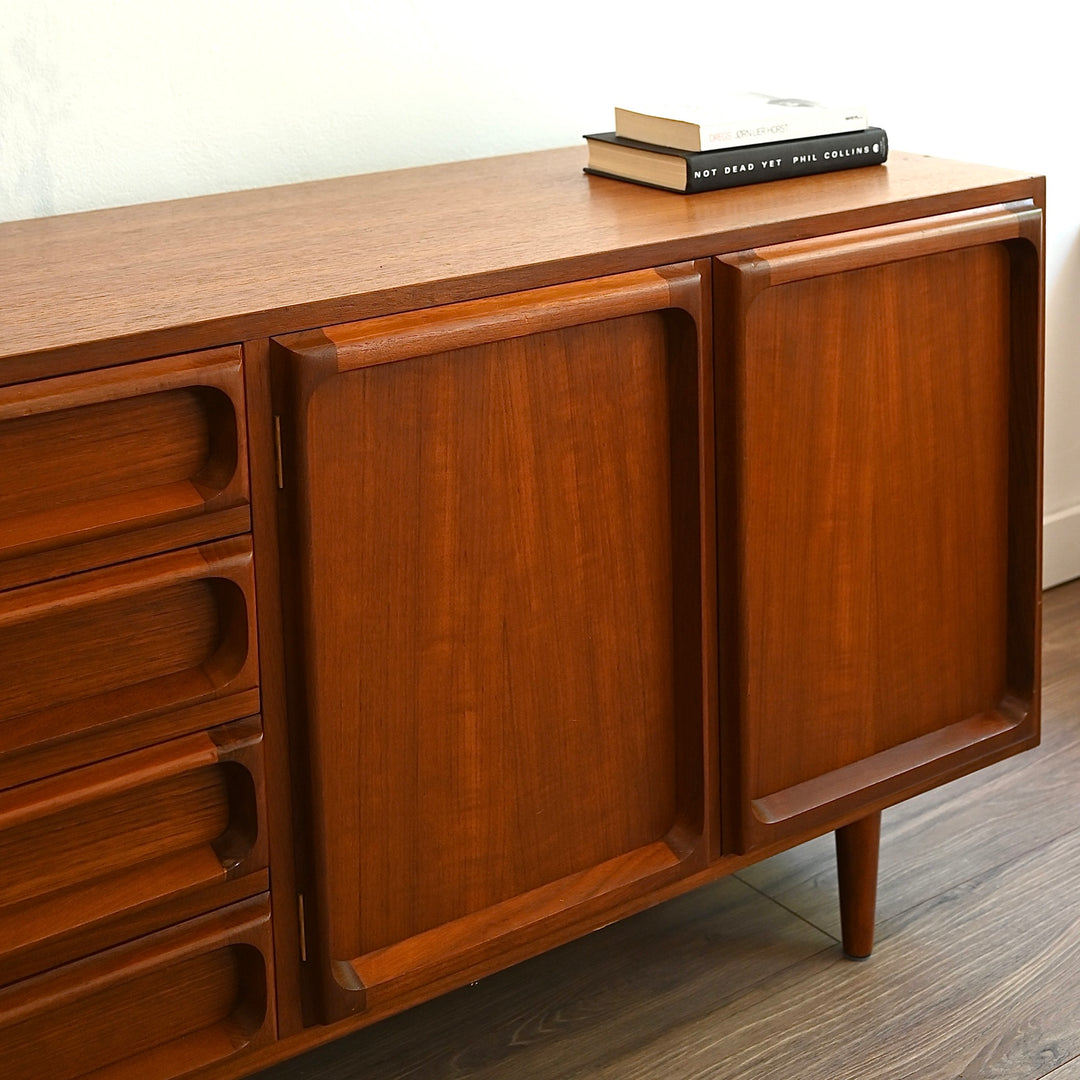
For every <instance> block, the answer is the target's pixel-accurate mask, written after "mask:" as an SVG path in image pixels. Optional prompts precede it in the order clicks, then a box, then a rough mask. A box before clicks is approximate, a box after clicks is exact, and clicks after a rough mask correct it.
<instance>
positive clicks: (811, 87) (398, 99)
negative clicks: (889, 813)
mask: <svg viewBox="0 0 1080 1080" xmlns="http://www.w3.org/2000/svg"><path fill="white" fill-rule="evenodd" d="M954 7H955V10H953V8H954ZM1078 66H1080V65H1078V61H1077V59H1076V36H1075V29H1074V26H1073V16H1072V14H1071V10H1070V7H1069V6H1068V5H1065V6H1061V5H1058V4H1051V3H1050V2H1049V0H1032V2H1030V3H1028V4H1026V5H1022V6H1019V7H1018V6H1015V5H1013V6H1008V7H1006V6H1002V7H994V6H990V7H987V6H985V5H984V6H983V7H982V8H978V9H975V8H971V7H970V6H969V5H959V4H957V5H955V6H954V5H949V4H947V3H944V2H942V0H903V2H894V3H893V4H891V5H874V4H868V3H866V2H865V0H834V2H830V0H821V2H819V3H816V4H807V3H806V2H805V0H774V2H772V3H766V2H761V0H759V2H753V0H751V2H747V0H742V2H740V3H730V2H729V3H724V2H723V0H708V2H706V0H680V2H679V3H666V4H665V3H662V2H661V0H649V2H647V3H645V2H642V3H635V2H633V0H631V2H624V3H619V4H614V3H611V4H609V3H596V2H589V0H546V2H544V3H541V4H536V5H521V6H518V5H512V4H507V3H505V2H501V3H494V2H489V0H460V2H459V3H457V4H456V5H455V4H452V3H446V2H442V0H396V2H395V0H383V2H381V3H378V4H376V3H373V2H368V3H364V2H353V3H350V2H347V0H303V2H291V0H175V2H173V0H3V4H2V6H0V220H12V219H17V218H23V217H35V216H40V215H46V214H59V213H66V212H69V211H74V210H83V209H90V208H94V207H100V206H111V205H121V204H124V203H130V202H138V201H144V200H152V199H164V198H172V197H177V196H185V195H193V194H201V193H205V192H211V191H222V190H229V189H232V188H241V187H258V186H263V185H267V184H276V183H284V182H289V181H293V180H302V179H310V178H317V177H326V176H336V175H343V174H347V173H353V172H366V171H371V170H376V169H389V168H397V167H401V166H408V165H417V164H427V163H431V162H438V161H449V160H453V159H459V158H468V157H479V156H483V155H487V154H495V153H509V152H514V151H519V150H532V149H539V148H542V147H548V146H559V145H566V144H569V143H573V142H576V141H578V139H579V138H580V136H581V134H582V133H584V132H586V131H595V130H604V129H606V128H609V127H610V126H611V120H610V116H611V106H612V104H613V102H614V100H615V98H616V97H618V96H620V95H625V94H627V93H635V94H636V93H637V92H639V91H640V92H645V91H647V90H649V89H651V88H653V87H658V88H660V89H661V90H662V91H663V92H665V93H671V92H675V91H680V90H682V89H684V88H685V89H686V91H687V93H691V92H693V91H694V89H695V88H696V87H697V86H700V85H709V84H715V85H718V86H719V85H730V86H736V87H740V86H741V87H746V88H751V89H768V90H773V91H775V92H781V93H796V94H800V95H804V96H818V97H824V98H830V99H836V100H860V101H865V102H866V103H867V104H868V105H869V106H870V109H871V116H872V120H873V121H874V122H875V123H879V124H881V125H882V126H883V127H885V128H886V129H887V130H888V131H889V134H890V139H891V142H892V145H893V146H894V147H897V148H901V149H905V150H913V151H918V152H925V153H931V154H937V155H940V156H944V157H955V158H963V159H968V160H973V161H982V162H985V163H988V164H999V165H1005V166H1010V167H1016V168H1020V169H1029V170H1033V171H1038V172H1042V173H1045V174H1046V175H1047V177H1048V201H1049V209H1048V234H1047V286H1048V288H1047V295H1048V306H1047V410H1046V489H1045V507H1046V514H1047V543H1046V564H1047V565H1046V580H1047V582H1048V583H1053V582H1055V581H1059V580H1064V579H1066V578H1068V577H1073V576H1080V424H1078V423H1077V422H1076V421H1077V417H1076V414H1077V405H1078V404H1080V365H1078V364H1077V357H1076V351H1077V346H1076V341H1077V330H1078V322H1080V245H1078V236H1077V232H1078V225H1080V190H1078V184H1077V177H1078V175H1080V171H1078V169H1077V164H1078V162H1077V161H1076V157H1077V151H1076V150H1075V149H1074V147H1075V146H1076V145H1077V140H1076V139H1075V138H1074V137H1073V129H1074V127H1075V123H1076V112H1077V108H1076V99H1077V90H1076V86H1075V83H1076V76H1077V67H1078ZM0 302H2V298H0Z"/></svg>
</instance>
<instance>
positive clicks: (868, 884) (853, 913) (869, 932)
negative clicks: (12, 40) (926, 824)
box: [836, 811, 881, 960]
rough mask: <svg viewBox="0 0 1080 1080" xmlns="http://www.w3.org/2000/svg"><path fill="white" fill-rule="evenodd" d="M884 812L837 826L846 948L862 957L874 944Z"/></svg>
mask: <svg viewBox="0 0 1080 1080" xmlns="http://www.w3.org/2000/svg"><path fill="white" fill-rule="evenodd" d="M880 839H881V812H880V811H879V812H878V813H876V814H870V815H869V816H868V817H864V818H860V819H859V820H858V821H853V822H852V823H851V824H850V825H845V826H844V827H843V828H841V829H837V830H836V870H837V875H838V877H839V879H840V927H841V930H842V933H843V939H844V952H845V953H847V955H848V956H851V957H854V958H855V959H858V960H861V959H863V958H864V957H867V956H869V955H870V953H871V952H872V951H873V948H874V910H875V906H876V904H877V878H878V843H879V841H880Z"/></svg>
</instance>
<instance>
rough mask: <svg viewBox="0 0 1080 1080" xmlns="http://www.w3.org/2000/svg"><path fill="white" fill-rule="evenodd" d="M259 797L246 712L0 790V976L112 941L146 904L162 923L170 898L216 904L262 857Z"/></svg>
mask: <svg viewBox="0 0 1080 1080" xmlns="http://www.w3.org/2000/svg"><path fill="white" fill-rule="evenodd" d="M264 802H265V798H264V789H263V769H262V734H261V732H260V730H259V726H258V720H257V719H253V720H242V721H238V722H237V723H234V724H230V725H227V726H226V727H224V728H219V729H217V730H216V731H212V732H201V733H199V734H197V735H189V736H186V737H184V738H182V739H175V740H173V741H172V742H169V743H165V744H163V745H161V746H156V747H152V748H150V749H146V750H139V751H136V752H135V753H131V754H123V755H121V756H120V757H117V758H112V759H110V760H109V761H105V762H102V763H100V764H97V765H91V766H88V767H86V768H83V769H75V770H72V771H70V772H66V773H61V774H60V775H58V776H53V777H49V778H48V779H45V780H41V781H39V782H37V783H33V784H24V785H22V786H20V787H17V788H13V789H10V790H8V791H5V792H0V865H2V866H3V867H4V874H3V876H2V878H0V983H6V982H10V981H12V980H13V979H15V978H18V977H21V975H23V974H28V973H30V972H31V971H34V970H42V969H44V968H45V967H47V966H52V965H53V964H55V963H57V962H59V961H58V960H57V957H59V958H60V959H62V960H66V959H70V958H71V957H72V956H78V955H83V954H85V953H88V952H92V951H95V949H96V948H100V947H102V944H113V943H115V942H116V941H122V940H123V939H124V937H126V936H130V921H131V919H132V918H133V917H136V916H138V915H140V914H141V913H144V912H146V911H147V909H150V908H153V907H154V906H155V905H156V906H157V907H158V908H159V909H161V910H163V911H164V912H165V914H164V916H162V918H163V919H164V921H170V920H169V919H168V914H169V910H170V909H169V908H168V906H167V905H168V902H169V901H170V900H173V899H175V898H179V897H184V896H187V895H188V894H191V893H193V892H200V893H201V896H202V910H204V911H205V910H208V909H210V908H213V907H218V906H221V904H222V901H223V898H222V896H221V895H219V891H220V888H221V886H222V885H223V884H224V883H225V882H226V881H227V880H231V879H236V878H240V877H244V876H248V875H252V874H253V873H254V872H255V871H257V870H260V869H262V868H264V867H265V866H266V862H267V856H266V838H265V833H266V830H265V825H264V821H265V813H264ZM256 888H257V885H253V886H252V890H251V891H256ZM163 905H165V906H164V907H163ZM110 934H111V935H112V937H110ZM84 939H85V940H86V941H89V942H90V944H89V945H88V946H85V947H83V948H81V949H80V942H81V941H83V940H84Z"/></svg>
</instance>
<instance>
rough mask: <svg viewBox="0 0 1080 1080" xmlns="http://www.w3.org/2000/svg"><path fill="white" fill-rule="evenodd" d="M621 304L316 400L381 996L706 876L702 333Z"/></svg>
mask: <svg viewBox="0 0 1080 1080" xmlns="http://www.w3.org/2000/svg"><path fill="white" fill-rule="evenodd" d="M652 277H653V280H655V281H658V282H659V283H660V284H661V285H662V286H663V289H662V292H661V293H660V294H659V295H658V296H656V297H653V296H652V295H651V294H650V295H649V296H648V297H647V304H646V305H645V306H648V305H649V304H655V303H656V302H657V301H658V300H659V301H661V302H664V303H665V304H667V303H670V300H669V299H668V296H669V292H670V290H669V288H668V286H667V284H666V281H665V279H664V278H661V277H659V276H658V275H653V276H652ZM625 286H626V289H627V290H628V292H631V293H632V290H634V289H636V288H637V286H638V281H637V279H636V278H635V277H634V276H633V275H631V276H630V278H629V280H628V281H627V282H626V283H625ZM593 288H594V289H595V291H596V293H597V295H598V296H600V297H605V296H607V295H609V294H610V295H612V296H613V297H615V298H618V299H619V300H624V299H625V298H624V297H622V294H621V291H620V290H619V288H618V287H617V286H616V285H612V284H609V283H606V282H598V283H596V284H595V286H593ZM601 290H604V291H603V292H601ZM635 295H636V294H635ZM565 299H566V294H565V293H564V292H563V291H560V290H554V291H552V292H550V293H549V292H548V291H545V292H543V293H540V294H537V295H536V296H535V297H532V298H531V307H532V308H535V310H537V311H538V312H539V311H543V312H547V314H546V315H545V316H543V317H542V318H541V319H540V320H539V325H540V326H541V328H542V327H544V326H548V325H550V324H551V320H552V318H553V316H552V315H551V314H550V312H551V310H552V309H553V308H554V309H555V310H556V311H557V310H558V304H559V303H560V301H561V300H565ZM635 303H636V306H638V307H640V306H642V304H641V303H637V302H636V301H635ZM698 305H699V307H700V288H699V290H698ZM623 307H624V305H623V304H622V303H620V302H615V301H612V302H610V303H605V302H603V300H602V299H601V300H598V301H596V302H595V303H594V304H593V305H592V306H591V307H589V306H585V307H584V310H583V307H582V305H580V304H576V303H575V304H571V305H570V307H569V311H568V312H564V313H561V315H560V316H558V318H560V319H561V321H562V322H563V323H567V324H568V325H566V326H564V328H562V329H558V330H554V329H540V330H539V332H534V333H531V334H529V335H528V336H525V337H516V336H511V337H503V338H502V339H501V340H500V336H501V335H500V327H501V325H502V324H498V325H497V326H496V327H495V328H494V333H493V335H490V336H493V337H494V340H493V342H492V343H490V344H487V345H477V346H469V347H461V348H457V349H453V350H452V351H449V352H438V353H434V354H432V355H427V356H423V357H421V358H418V359H400V360H397V361H396V362H393V363H383V364H376V365H374V366H371V365H367V364H364V365H362V366H360V367H357V368H355V369H353V368H352V367H351V362H350V358H349V353H348V352H347V351H346V352H345V354H344V356H343V358H342V359H341V360H339V362H338V363H337V365H336V367H337V368H342V369H344V370H345V371H346V374H345V375H340V376H335V377H331V378H326V377H325V376H324V375H323V374H322V373H321V369H322V367H323V365H322V360H321V358H322V355H323V354H322V353H321V352H320V353H319V357H318V358H317V359H316V361H315V362H316V364H317V366H318V367H319V368H320V373H319V374H318V375H317V376H316V378H315V388H314V389H313V390H311V391H310V392H309V396H305V395H301V396H300V397H299V398H298V399H297V400H298V401H299V402H300V403H301V406H302V409H303V411H302V412H301V413H300V414H299V415H298V416H297V417H295V418H293V420H292V422H293V424H296V425H300V433H298V434H297V435H296V436H295V437H294V439H293V440H292V443H291V451H292V453H293V454H295V455H296V456H297V459H298V463H297V466H296V468H297V470H298V472H297V473H296V475H295V476H294V475H292V473H291V472H290V478H289V481H288V482H289V483H292V484H295V485H297V487H298V491H299V494H298V497H297V503H298V506H297V511H298V513H299V515H300V519H301V521H302V526H301V528H302V532H301V536H300V539H299V545H298V553H299V568H300V571H301V580H300V585H301V589H302V592H303V603H304V608H303V611H302V617H303V620H304V623H303V625H304V633H305V640H306V649H305V656H306V663H307V666H306V676H307V680H308V683H307V685H308V696H307V715H308V719H309V723H310V725H311V732H312V738H313V785H312V786H313V790H314V792H315V793H316V808H317V812H318V815H319V820H318V835H319V842H320V851H321V860H320V866H319V877H320V882H319V888H320V892H321V893H322V895H321V896H320V897H319V899H320V901H321V904H322V905H323V907H324V911H325V914H324V916H323V918H324V919H325V923H324V927H325V932H326V933H327V934H328V935H329V942H328V952H329V955H330V957H332V958H337V959H339V960H342V961H344V960H348V961H353V960H354V958H356V960H355V962H354V963H352V968H353V970H354V971H355V973H356V974H355V976H354V977H353V978H354V979H358V985H357V986H356V988H357V989H359V988H360V987H361V986H362V987H364V988H365V989H366V990H367V991H369V993H368V994H367V998H369V999H370V997H371V995H370V991H371V990H372V988H373V985H376V984H378V983H381V982H382V981H384V980H385V979H388V978H389V977H390V974H391V973H390V972H389V971H387V970H386V969H385V965H386V963H388V962H389V961H390V959H391V957H392V956H397V955H398V951H392V952H390V951H386V950H387V949H388V947H389V946H392V945H394V944H395V943H397V942H402V941H404V940H406V939H410V938H414V937H416V936H417V935H423V934H425V933H427V932H430V931H433V930H434V929H435V928H436V927H444V928H445V931H444V933H443V935H442V938H441V939H440V940H441V945H435V946H433V949H434V951H433V952H432V953H431V957H432V959H431V960H429V961H428V963H427V964H422V963H421V962H420V960H419V959H418V956H419V955H420V953H418V952H417V949H416V948H410V949H409V950H407V951H406V952H405V953H403V955H407V956H408V957H409V963H407V964H405V963H404V961H403V962H402V963H403V964H404V966H402V967H400V969H398V970H397V971H396V972H395V973H396V974H397V975H398V976H401V975H403V974H405V973H406V972H409V973H410V974H411V976H412V977H413V978H415V977H416V976H417V975H418V974H419V969H420V968H421V967H425V966H429V965H430V964H431V963H434V962H435V958H438V959H439V960H441V962H442V963H443V964H444V965H445V963H446V962H447V961H448V959H449V958H451V957H453V956H455V955H456V956H458V957H459V960H458V963H464V962H465V961H466V960H467V959H468V958H469V956H470V954H471V951H472V950H473V949H474V948H475V947H479V946H483V947H484V948H485V949H486V950H487V951H488V952H490V950H491V949H492V948H493V947H494V946H495V944H496V942H497V941H498V939H499V937H500V936H501V933H500V931H499V925H500V923H503V922H504V923H505V926H506V929H507V931H511V930H513V931H517V930H520V929H521V928H523V927H524V926H526V925H528V922H529V918H528V917H527V916H525V912H527V911H529V910H531V911H532V916H531V918H532V921H534V922H536V923H537V925H538V926H539V924H540V923H541V922H543V921H545V920H548V919H550V918H552V917H553V916H554V915H556V914H557V915H559V916H560V917H562V918H566V917H568V916H572V915H573V907H574V905H573V904H572V903H571V901H575V902H577V903H582V902H583V901H585V900H586V899H587V898H588V899H592V898H593V897H594V895H595V893H596V890H597V888H598V886H602V891H610V892H611V893H612V895H613V896H616V895H618V893H619V890H622V889H625V887H626V886H627V885H628V884H631V883H633V882H635V881H641V882H644V881H645V880H647V879H650V878H657V877H664V876H667V877H670V876H671V874H672V873H677V872H680V864H682V863H684V862H685V863H686V866H685V867H684V868H682V869H681V872H683V873H685V872H686V870H687V869H691V868H693V867H694V866H695V861H694V860H692V859H691V860H689V861H687V860H688V859H689V857H690V856H691V855H694V854H695V853H696V860H697V863H698V864H699V863H700V860H701V858H702V856H703V853H704V849H703V846H702V845H703V841H702V836H703V831H704V822H703V820H702V806H703V798H702V786H703V767H704V766H703V761H704V757H705V753H704V750H703V745H704V742H703V741H704V738H705V725H706V718H705V717H704V716H703V710H702V700H703V693H704V689H703V683H704V670H705V667H706V660H705V659H704V657H703V656H702V651H701V638H702V634H703V629H702V627H703V622H704V618H703V611H704V609H703V598H702V595H701V590H700V585H699V584H698V582H699V580H700V572H699V571H698V570H697V569H696V568H697V567H699V566H700V563H701V559H702V554H701V547H700V542H701V521H702V509H701V507H700V499H701V496H700V494H699V491H700V481H699V480H698V477H699V476H700V475H701V471H702V463H701V458H702V454H703V450H702V446H701V442H700V438H699V437H698V435H697V431H698V428H699V423H700V421H699V415H698V414H699V409H700V408H701V403H702V398H701V397H700V392H699V379H700V375H699V365H698V359H697V358H698V355H699V348H700V346H699V342H698V332H697V331H696V330H695V324H694V322H693V321H692V320H691V318H689V317H688V315H687V313H686V312H683V311H681V310H679V309H676V308H661V309H660V310H658V311H651V312H649V311H646V312H643V313H641V314H632V315H626V314H622V311H623ZM608 314H610V315H612V316H613V317H611V318H605V319H603V321H592V322H588V323H586V324H584V325H574V323H575V320H576V319H578V318H581V317H582V316H583V315H584V316H587V317H591V318H592V319H594V320H596V319H598V318H600V317H601V316H602V315H608ZM453 316H454V317H455V318H457V319H458V321H459V323H460V315H459V313H458V312H456V311H455V312H453ZM482 318H483V314H482V312H481V313H479V314H476V315H472V316H471V317H470V319H469V320H467V322H468V323H471V322H473V321H475V320H476V319H480V320H482ZM432 323H433V326H434V327H435V330H434V333H435V335H436V337H437V338H438V335H439V330H438V327H439V315H438V313H437V314H436V315H435V317H434V318H433V319H432ZM528 323H529V324H531V323H532V319H531V318H530V319H529V320H528ZM515 325H516V324H515ZM338 336H341V337H347V339H348V340H352V338H353V337H355V335H338ZM438 340H439V341H440V342H441V343H445V342H442V339H441V338H438ZM454 340H456V339H454ZM391 347H392V348H393V346H391ZM320 348H321V346H320ZM306 361H307V357H306V355H305V354H303V353H298V354H296V355H295V359H294V360H293V361H292V362H293V363H294V364H295V365H297V366H300V367H302V366H303V365H304V364H305V363H306ZM673 490H674V491H675V492H676V493H679V492H682V493H683V494H682V495H677V494H673ZM403 493H408V495H407V497H405V498H402V497H401V496H402V494H403ZM680 499H685V500H686V501H685V502H680V501H679V500H680ZM673 505H675V506H677V507H678V508H679V510H680V511H682V513H680V514H678V515H676V513H675V511H674V510H673ZM372 506H378V507H381V508H382V511H381V513H380V514H378V515H374V514H372V513H370V507H372ZM677 564H685V565H687V566H688V567H689V572H688V573H686V574H685V575H683V574H681V573H680V574H675V573H674V571H673V567H674V566H675V565H677ZM342 597H348V598H349V603H348V604H347V605H343V604H342V603H341V600H342ZM342 761H349V762H353V763H354V765H355V769H356V773H355V775H359V776H363V777H364V778H365V782H364V783H363V784H362V785H360V786H359V787H357V785H356V784H355V782H354V780H353V775H354V774H353V772H352V769H346V770H343V769H342V768H341V762H342ZM628 790H632V791H634V792H635V793H636V794H635V798H634V799H633V800H627V799H626V798H625V797H624V795H623V793H624V792H625V791H628ZM343 822H349V823H351V824H350V825H349V826H348V827H347V828H342V823H343ZM657 845H659V847H658V846H657ZM661 848H662V849H663V854H662V855H661V856H657V857H653V856H651V855H649V857H646V855H647V854H648V853H649V852H652V851H654V850H656V851H659V850H660V849H661ZM594 867H595V868H597V873H596V874H594V873H593V868H594ZM628 874H629V877H628V876H627V875H628ZM436 883H437V887H435V885H436ZM555 883H558V885H556V884H555ZM549 886H550V889H546V887H549ZM525 894H530V895H531V896H532V897H533V898H532V899H531V900H530V901H529V903H528V905H527V907H526V908H525V909H524V911H522V912H519V911H518V910H517V907H518V905H517V904H516V903H511V901H512V900H513V898H516V897H519V896H523V895H525ZM500 905H501V906H500ZM488 909H490V910H491V912H496V911H499V912H502V913H503V914H502V915H494V916H493V915H483V914H482V913H484V912H485V911H487V910H488ZM523 916H525V917H524V919H523ZM466 917H473V918H474V919H476V920H479V921H478V922H477V926H476V928H475V929H474V930H470V931H466V932H464V933H463V934H460V933H458V931H457V930H455V929H453V928H454V927H455V926H457V925H458V924H459V921H460V920H462V919H465V918H466ZM428 951H429V950H428V949H426V948H425V949H423V950H421V951H420V952H421V953H423V954H425V955H426V954H428ZM375 955H378V956H379V957H380V959H379V960H378V962H376V960H375V959H374V957H375ZM365 956H367V957H371V959H363V960H362V959H360V958H363V957H365ZM391 966H393V965H391ZM379 973H381V974H379ZM338 977H339V978H342V977H343V976H341V975H339V976H338ZM344 978H348V976H347V975H346V976H344Z"/></svg>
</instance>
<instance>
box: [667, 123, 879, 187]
mask: <svg viewBox="0 0 1080 1080" xmlns="http://www.w3.org/2000/svg"><path fill="white" fill-rule="evenodd" d="M888 156H889V140H888V136H886V134H885V132H884V131H883V130H882V129H881V128H877V127H870V128H864V129H863V130H862V131H847V132H843V133H842V134H839V135H819V136H816V137H815V138H812V139H792V140H789V141H785V142H781V143H762V144H759V145H757V146H746V147H732V148H731V149H728V150H707V151H702V152H701V153H697V154H689V155H687V157H686V191H687V192H691V193H692V192H698V191H719V190H721V189H722V188H730V187H743V186H745V185H746V184H758V183H761V182H762V181H765V180H787V179H789V178H790V177H793V176H812V175H814V174H815V173H826V172H838V171H839V170H841V169H853V168H857V167H858V166H861V165H880V164H881V163H882V162H884V161H885V160H886V159H887V158H888Z"/></svg>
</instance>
